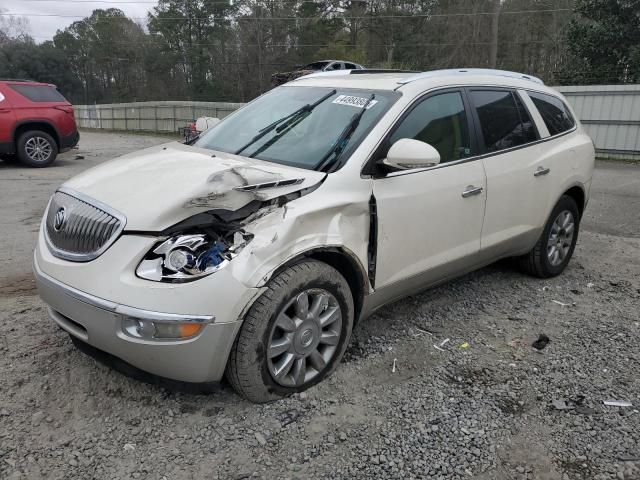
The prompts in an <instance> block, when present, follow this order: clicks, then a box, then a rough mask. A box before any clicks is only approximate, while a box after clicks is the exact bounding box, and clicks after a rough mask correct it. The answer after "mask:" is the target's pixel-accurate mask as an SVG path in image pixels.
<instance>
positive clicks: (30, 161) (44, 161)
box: [17, 130, 58, 168]
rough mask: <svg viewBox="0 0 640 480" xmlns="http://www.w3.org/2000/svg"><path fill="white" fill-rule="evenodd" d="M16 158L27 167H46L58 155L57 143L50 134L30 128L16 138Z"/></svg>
mask: <svg viewBox="0 0 640 480" xmlns="http://www.w3.org/2000/svg"><path fill="white" fill-rule="evenodd" d="M17 147H18V148H17V150H18V152H17V153H18V158H19V159H20V162H21V163H22V164H24V165H27V166H28V167H36V168H40V167H48V166H49V165H51V164H52V163H53V162H54V160H55V159H56V157H57V156H58V144H57V143H56V141H55V140H54V139H53V137H52V136H51V135H49V134H48V133H47V132H43V131H41V130H31V131H28V132H25V133H23V134H22V135H20V138H18V145H17Z"/></svg>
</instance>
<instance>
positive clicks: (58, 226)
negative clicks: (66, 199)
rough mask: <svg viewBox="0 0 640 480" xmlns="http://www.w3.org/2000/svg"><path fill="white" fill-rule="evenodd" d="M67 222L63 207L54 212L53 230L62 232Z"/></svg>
mask: <svg viewBox="0 0 640 480" xmlns="http://www.w3.org/2000/svg"><path fill="white" fill-rule="evenodd" d="M66 220H67V213H66V212H65V210H64V207H60V209H59V210H58V211H57V212H56V216H55V217H54V219H53V228H54V230H55V231H56V232H59V231H60V230H62V227H64V222H65V221H66Z"/></svg>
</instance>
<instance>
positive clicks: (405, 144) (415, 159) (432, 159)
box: [382, 138, 440, 170]
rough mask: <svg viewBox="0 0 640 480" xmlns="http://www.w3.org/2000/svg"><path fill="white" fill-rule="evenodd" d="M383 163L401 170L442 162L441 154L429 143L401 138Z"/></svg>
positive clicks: (430, 165) (431, 165)
mask: <svg viewBox="0 0 640 480" xmlns="http://www.w3.org/2000/svg"><path fill="white" fill-rule="evenodd" d="M382 163H383V164H384V165H387V166H388V167H392V168H395V169H399V170H411V169H414V168H426V167H433V166H435V165H438V164H439V163H440V154H439V153H438V151H437V150H436V149H435V148H433V147H432V146H431V145H429V144H428V143H424V142H421V141H420V140H413V139H411V138H401V139H400V140H398V141H397V142H396V143H394V144H393V145H392V146H391V148H390V149H389V153H387V158H385V159H384V160H383V161H382Z"/></svg>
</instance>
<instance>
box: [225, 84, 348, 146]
mask: <svg viewBox="0 0 640 480" xmlns="http://www.w3.org/2000/svg"><path fill="white" fill-rule="evenodd" d="M335 93H336V90H331V91H330V92H329V93H327V94H326V95H325V96H323V97H322V98H320V99H319V100H316V101H315V102H313V103H307V104H306V105H303V106H302V107H300V108H299V109H298V110H296V111H295V112H293V113H290V114H289V115H287V116H285V117H282V118H279V119H278V120H276V121H275V122H272V123H270V124H269V125H267V126H266V127H264V128H262V129H260V130H258V134H257V135H256V136H255V137H253V138H252V139H251V140H250V141H249V143H247V144H246V145H244V146H243V147H242V148H241V149H239V150H237V151H235V152H234V153H235V154H236V155H239V154H240V153H242V152H243V151H244V150H246V149H247V148H249V147H250V146H251V145H253V144H254V143H256V142H257V141H258V140H260V139H261V138H262V137H264V136H265V135H266V134H267V133H269V132H271V131H273V130H274V129H275V130H276V133H280V132H281V131H282V130H284V129H285V128H287V127H288V126H289V125H290V124H291V123H292V122H294V121H295V120H296V119H297V118H298V117H299V116H300V115H303V114H305V113H311V112H312V111H313V109H314V108H316V107H317V106H318V105H320V104H321V103H322V102H324V101H325V100H326V99H327V98H329V97H331V96H332V95H335ZM283 122H284V123H283Z"/></svg>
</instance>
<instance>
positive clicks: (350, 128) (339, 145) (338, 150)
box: [313, 93, 376, 171]
mask: <svg viewBox="0 0 640 480" xmlns="http://www.w3.org/2000/svg"><path fill="white" fill-rule="evenodd" d="M374 98H376V95H375V93H372V94H371V96H370V97H369V99H368V100H367V102H366V103H365V104H364V105H363V106H362V110H360V111H359V112H358V113H356V114H355V115H354V116H353V117H351V121H350V122H349V123H348V124H347V126H346V127H344V129H343V130H342V133H341V134H340V136H339V137H338V140H337V141H336V143H335V144H334V145H333V146H332V147H331V149H330V150H329V151H328V152H327V153H326V154H325V155H324V156H323V157H322V160H320V161H319V162H318V163H317V164H316V165H315V166H314V167H313V169H314V170H320V171H322V170H327V171H328V170H329V169H330V168H331V167H332V166H333V165H335V164H336V162H337V161H338V160H339V159H340V155H342V153H343V152H344V149H345V147H346V146H347V144H348V143H349V140H351V135H353V132H355V131H356V129H357V128H358V125H359V124H360V119H361V118H362V116H363V115H364V112H366V111H367V107H368V106H369V104H370V103H371V101H372V100H373V99H374ZM332 155H333V158H331V156H332Z"/></svg>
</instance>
